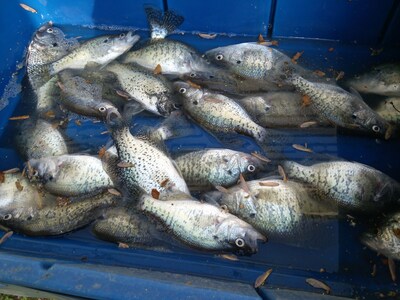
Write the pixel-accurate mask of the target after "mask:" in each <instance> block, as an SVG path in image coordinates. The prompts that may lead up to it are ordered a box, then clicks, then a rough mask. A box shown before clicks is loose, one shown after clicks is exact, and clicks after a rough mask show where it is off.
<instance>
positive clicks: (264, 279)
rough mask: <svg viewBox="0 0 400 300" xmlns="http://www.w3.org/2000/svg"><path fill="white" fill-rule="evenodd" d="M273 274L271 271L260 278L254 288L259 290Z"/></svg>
mask: <svg viewBox="0 0 400 300" xmlns="http://www.w3.org/2000/svg"><path fill="white" fill-rule="evenodd" d="M271 273H272V269H269V270H267V271H266V272H265V273H263V274H261V275H260V276H258V277H257V279H256V281H255V282H254V287H255V288H259V287H260V286H262V285H264V283H265V281H266V280H267V279H268V277H269V275H271Z"/></svg>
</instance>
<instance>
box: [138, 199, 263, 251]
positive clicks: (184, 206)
mask: <svg viewBox="0 0 400 300" xmlns="http://www.w3.org/2000/svg"><path fill="white" fill-rule="evenodd" d="M139 209H140V210H142V211H143V212H144V213H145V214H147V215H148V216H150V217H154V218H156V219H157V220H158V221H160V223H161V224H162V225H163V226H165V227H166V228H167V229H168V230H169V231H170V232H171V233H172V234H173V235H174V236H175V237H176V238H177V239H178V240H180V241H182V242H183V243H185V244H187V245H189V246H191V247H195V248H198V249H201V250H211V251H232V252H238V253H240V254H245V255H250V254H254V253H256V252H257V250H258V245H257V240H262V241H266V239H265V237H264V236H263V235H261V234H260V233H259V232H257V231H256V230H255V229H254V228H253V227H252V226H250V225H249V224H248V223H246V222H244V221H242V220H240V219H239V218H237V217H235V216H234V215H231V214H230V213H227V212H225V211H223V210H221V209H220V208H218V207H216V206H213V205H210V204H207V203H200V202H198V201H193V200H192V199H191V198H190V197H188V198H187V199H181V198H180V199H178V200H165V201H161V200H156V199H154V198H152V197H151V196H149V195H143V196H142V197H141V199H140V202H139Z"/></svg>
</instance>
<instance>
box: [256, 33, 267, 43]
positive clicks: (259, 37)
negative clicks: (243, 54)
mask: <svg viewBox="0 0 400 300" xmlns="http://www.w3.org/2000/svg"><path fill="white" fill-rule="evenodd" d="M264 42H265V40H264V38H263V36H262V34H261V33H260V34H259V35H258V43H259V44H260V43H264Z"/></svg>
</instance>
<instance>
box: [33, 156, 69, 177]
mask: <svg viewBox="0 0 400 300" xmlns="http://www.w3.org/2000/svg"><path fill="white" fill-rule="evenodd" d="M61 165H62V159H61V156H60V157H58V159H57V158H55V157H48V158H47V157H45V158H39V159H30V160H29V161H28V162H27V164H26V175H27V177H28V179H29V180H30V181H33V182H40V183H46V182H48V181H52V180H53V179H54V178H56V177H57V174H58V172H59V170H60V167H61Z"/></svg>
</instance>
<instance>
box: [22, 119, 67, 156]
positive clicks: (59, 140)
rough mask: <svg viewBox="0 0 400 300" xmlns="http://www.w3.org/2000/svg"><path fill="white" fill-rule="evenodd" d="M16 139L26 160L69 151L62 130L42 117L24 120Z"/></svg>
mask: <svg viewBox="0 0 400 300" xmlns="http://www.w3.org/2000/svg"><path fill="white" fill-rule="evenodd" d="M14 141H15V144H16V146H17V149H18V151H19V153H20V154H21V155H22V157H23V158H24V159H25V160H29V159H31V158H42V157H47V156H55V155H63V154H67V153H68V147H67V143H66V142H65V140H64V137H63V136H62V134H61V132H60V131H59V130H58V129H57V128H54V127H53V126H52V124H51V123H49V122H47V121H44V120H42V119H37V120H34V119H28V120H25V121H23V123H22V124H21V126H19V128H18V132H17V134H16V136H15V139H14Z"/></svg>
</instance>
